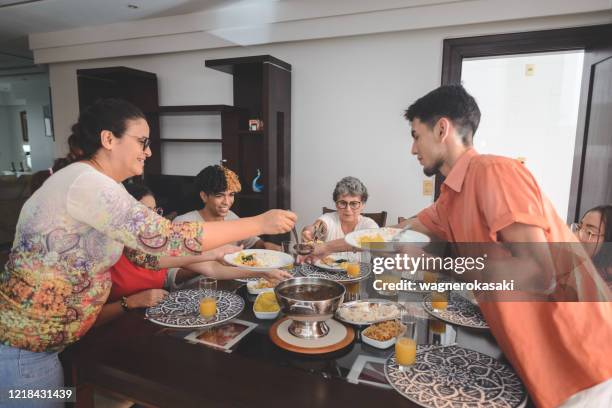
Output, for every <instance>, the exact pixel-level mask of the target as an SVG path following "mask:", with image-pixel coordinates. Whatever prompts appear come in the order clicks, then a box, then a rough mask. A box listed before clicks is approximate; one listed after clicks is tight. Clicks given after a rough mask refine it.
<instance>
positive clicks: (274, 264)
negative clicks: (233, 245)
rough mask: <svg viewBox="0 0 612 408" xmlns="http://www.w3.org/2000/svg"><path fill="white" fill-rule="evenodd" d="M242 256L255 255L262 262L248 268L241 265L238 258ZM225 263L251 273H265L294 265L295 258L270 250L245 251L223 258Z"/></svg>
mask: <svg viewBox="0 0 612 408" xmlns="http://www.w3.org/2000/svg"><path fill="white" fill-rule="evenodd" d="M242 255H254V256H255V259H256V260H259V261H260V262H261V264H260V265H258V266H246V265H243V264H242V263H240V262H239V261H238V260H237V259H236V258H237V257H239V256H242ZM223 259H224V260H225V262H227V263H228V264H230V265H233V266H237V267H239V268H244V269H248V270H250V271H259V272H265V271H270V270H272V269H279V268H282V267H284V266H287V265H289V264H293V257H292V256H291V255H289V254H286V253H284V252H280V251H272V250H269V249H244V250H242V251H240V252H234V253H233V254H227V255H225V256H224V257H223Z"/></svg>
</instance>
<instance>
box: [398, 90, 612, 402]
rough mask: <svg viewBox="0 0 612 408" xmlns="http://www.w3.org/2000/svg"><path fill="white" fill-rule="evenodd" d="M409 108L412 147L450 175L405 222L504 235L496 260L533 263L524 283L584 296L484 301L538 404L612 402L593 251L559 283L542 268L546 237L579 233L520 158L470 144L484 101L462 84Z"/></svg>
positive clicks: (604, 315)
mask: <svg viewBox="0 0 612 408" xmlns="http://www.w3.org/2000/svg"><path fill="white" fill-rule="evenodd" d="M405 117H406V119H408V120H409V121H410V124H411V127H412V137H413V144H412V154H413V155H416V156H417V158H418V160H419V163H421V165H422V166H423V170H424V172H425V174H426V175H427V176H432V175H434V174H436V173H438V172H439V173H440V174H442V175H443V176H445V177H446V179H445V181H444V183H443V185H442V186H441V190H440V196H439V197H438V199H437V200H436V202H435V203H434V204H433V205H431V206H430V207H428V208H426V209H424V210H423V211H421V212H420V213H419V214H418V215H417V217H416V218H414V219H411V220H408V221H407V222H406V225H409V226H410V228H412V229H414V230H417V231H420V232H423V233H425V234H428V235H430V236H433V237H436V238H438V239H442V240H446V241H449V242H455V243H485V244H494V243H497V242H499V243H505V244H506V245H509V246H510V250H509V251H508V252H507V254H506V256H505V258H504V259H503V260H501V261H498V264H501V265H502V268H501V270H502V271H503V272H502V273H505V274H506V275H510V276H511V275H513V274H514V275H515V276H516V277H517V278H519V279H520V278H521V277H523V278H524V277H525V272H524V271H532V273H531V275H529V274H527V275H529V276H528V278H526V280H525V282H529V284H530V285H532V286H533V287H534V288H535V287H537V288H538V290H539V291H540V292H541V293H545V294H550V297H549V299H550V298H553V299H562V298H563V297H559V296H558V293H559V292H561V294H562V295H563V294H566V293H567V289H568V288H569V289H570V293H571V294H572V299H574V300H583V301H575V302H559V301H548V302H545V301H544V302H535V301H521V302H518V301H515V302H512V301H504V302H501V301H498V302H495V301H485V302H481V303H480V307H481V309H482V312H483V314H484V316H485V318H486V320H487V323H488V324H489V326H490V327H491V331H492V333H493V335H494V336H495V338H496V340H497V342H498V344H499V346H500V348H501V349H502V351H503V352H504V354H505V356H506V357H507V358H508V360H509V361H510V362H511V363H512V365H513V367H514V368H515V370H516V371H517V373H518V374H519V375H520V377H521V378H522V380H523V382H524V383H525V385H526V387H527V389H528V391H529V393H530V396H531V398H532V399H533V400H534V402H535V403H536V404H537V406H538V407H545V408H548V407H558V406H561V404H563V406H564V407H578V406H580V407H610V406H612V405H611V404H612V402H611V401H612V303H610V302H609V301H608V300H609V299H610V297H609V296H610V293H609V291H608V289H607V287H606V286H605V284H604V282H603V281H602V280H601V279H600V277H599V275H598V274H597V273H596V272H595V269H594V268H593V266H592V264H591V262H590V260H589V259H588V256H585V257H581V256H580V254H578V258H579V259H580V262H581V264H580V265H578V266H577V267H575V268H573V269H572V271H571V273H570V274H567V275H566V276H565V277H564V278H566V280H565V281H564V286H563V287H561V286H560V285H559V276H558V275H557V276H556V275H555V271H554V269H553V270H552V271H551V270H550V269H547V268H546V267H542V265H544V264H546V263H547V262H549V263H555V262H558V258H559V257H557V256H550V253H549V254H548V259H544V258H546V256H547V255H546V253H544V254H543V253H542V252H543V251H542V248H543V247H545V246H546V245H547V244H545V243H574V242H577V241H576V239H575V237H574V236H573V235H572V233H571V232H570V231H569V229H568V228H567V226H566V225H565V223H564V222H563V220H561V218H560V217H559V216H558V215H557V213H556V211H555V209H554V208H553V206H552V204H551V203H550V201H549V200H548V199H547V198H546V197H545V196H544V194H543V193H542V191H541V190H540V188H539V186H538V184H537V182H536V181H535V179H534V177H533V176H532V175H531V173H530V172H529V171H528V170H527V168H526V167H525V166H524V165H522V164H521V163H519V162H518V161H516V160H513V159H509V158H504V157H500V156H492V155H480V154H478V153H477V152H476V151H475V150H474V149H473V147H472V138H473V137H474V133H475V132H476V129H477V128H478V124H479V122H480V110H479V109H478V105H477V104H476V101H475V100H474V98H473V97H472V96H471V95H469V94H468V93H467V92H466V91H465V89H464V88H463V87H462V86H460V85H451V86H443V87H440V88H438V89H436V90H434V91H432V92H430V93H429V94H427V95H425V96H423V97H422V98H420V99H419V100H417V101H416V102H415V103H414V104H412V105H411V106H410V107H409V108H408V109H407V110H406V113H405ZM517 243H518V244H517ZM521 243H544V244H542V245H539V244H530V245H521ZM548 245H551V246H554V245H557V244H548ZM567 245H571V244H567ZM544 252H546V251H544ZM493 264H495V262H492V265H493ZM491 269H494V267H493V266H491ZM534 271H535V272H534ZM487 272H488V271H487ZM568 276H569V277H570V278H571V279H569V278H568ZM564 291H565V292H564ZM563 299H564V298H563ZM529 300H531V299H529ZM595 300H597V301H595Z"/></svg>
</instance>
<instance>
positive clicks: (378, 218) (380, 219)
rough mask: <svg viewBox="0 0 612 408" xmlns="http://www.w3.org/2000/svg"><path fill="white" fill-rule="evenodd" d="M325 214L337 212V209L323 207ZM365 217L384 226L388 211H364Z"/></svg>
mask: <svg viewBox="0 0 612 408" xmlns="http://www.w3.org/2000/svg"><path fill="white" fill-rule="evenodd" d="M322 211H323V214H327V213H331V212H336V210H332V209H331V208H327V207H323V210H322ZM361 215H363V216H364V217H368V218H371V219H373V220H374V222H376V223H377V224H378V226H379V227H384V226H386V225H387V212H386V211H381V212H377V213H362V214H361Z"/></svg>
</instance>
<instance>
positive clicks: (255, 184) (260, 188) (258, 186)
mask: <svg viewBox="0 0 612 408" xmlns="http://www.w3.org/2000/svg"><path fill="white" fill-rule="evenodd" d="M259 179H261V170H259V169H257V176H255V178H254V179H253V183H252V184H251V185H252V187H253V191H254V192H255V193H261V192H262V191H263V187H264V186H263V184H260V183H259Z"/></svg>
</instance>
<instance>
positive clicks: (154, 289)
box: [95, 183, 291, 326]
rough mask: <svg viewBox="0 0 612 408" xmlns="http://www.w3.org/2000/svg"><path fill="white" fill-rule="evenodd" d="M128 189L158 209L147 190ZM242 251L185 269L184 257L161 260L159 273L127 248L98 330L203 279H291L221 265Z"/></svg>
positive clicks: (222, 250)
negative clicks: (173, 269)
mask: <svg viewBox="0 0 612 408" xmlns="http://www.w3.org/2000/svg"><path fill="white" fill-rule="evenodd" d="M125 188H126V190H127V191H128V193H130V195H131V196H132V197H134V198H135V199H136V200H138V201H140V202H141V203H142V204H144V205H145V206H146V207H147V208H149V209H151V210H155V209H156V207H157V203H156V201H155V196H154V195H153V192H152V191H151V190H150V189H149V188H148V187H147V186H145V185H143V184H139V183H130V184H126V185H125ZM240 249H241V247H237V246H234V245H224V246H221V247H219V248H216V249H214V250H212V251H208V252H209V253H210V255H209V258H210V259H203V260H202V262H196V263H190V264H182V265H177V261H180V260H181V259H183V258H185V257H168V256H162V257H160V258H159V260H158V263H157V265H156V266H155V267H156V269H157V268H159V269H157V270H152V269H149V268H148V267H147V266H148V265H146V262H143V261H142V258H143V255H146V254H143V253H141V252H138V251H134V250H130V249H129V248H125V249H124V251H123V254H121V258H120V259H119V261H117V263H116V264H115V265H113V266H112V267H111V269H110V273H111V280H112V281H113V286H112V288H111V293H110V295H109V297H108V302H107V303H106V304H105V305H104V306H103V307H102V310H101V311H100V314H99V315H98V318H97V320H96V323H95V326H98V325H102V324H105V323H107V322H109V321H111V320H113V319H115V318H117V317H119V316H121V315H122V314H124V313H125V312H128V311H129V310H131V309H135V308H141V307H150V306H155V305H157V304H158V303H159V302H160V301H161V300H162V299H163V298H164V297H165V296H166V295H167V294H168V292H167V291H168V290H172V289H173V288H175V287H176V285H180V284H182V283H184V282H186V281H188V280H189V279H192V278H196V277H198V276H202V275H203V276H209V277H212V278H216V279H237V278H250V277H258V278H264V279H267V280H270V281H279V280H283V279H288V278H291V274H289V273H288V272H286V271H282V270H273V271H266V272H255V271H250V270H247V269H242V268H235V267H231V266H226V265H222V264H221V263H219V262H220V261H222V259H223V256H224V255H225V254H228V253H233V252H236V251H239V250H240ZM214 261H219V262H214ZM172 266H174V267H176V266H182V268H181V269H179V270H178V272H177V273H176V274H175V275H171V274H169V273H168V272H169V271H168V268H169V267H172Z"/></svg>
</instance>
